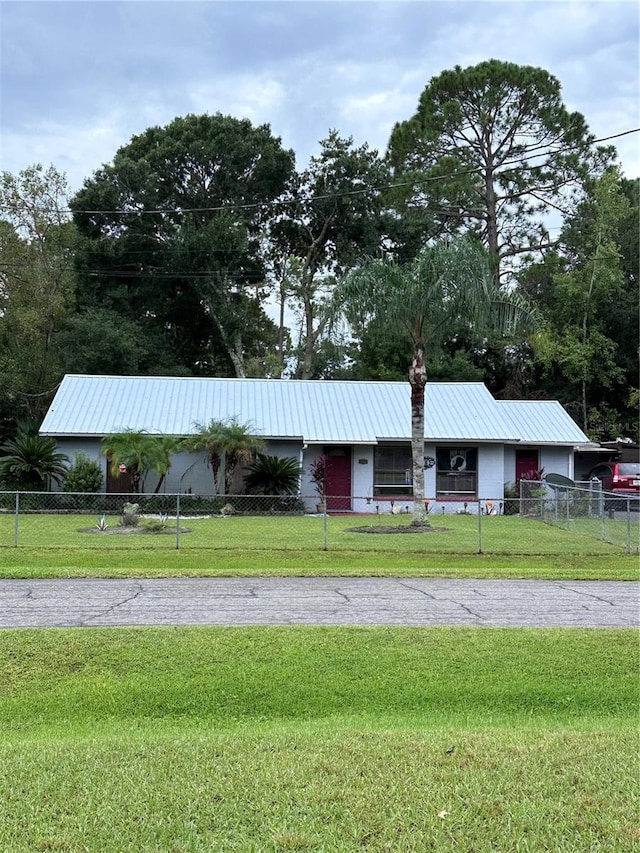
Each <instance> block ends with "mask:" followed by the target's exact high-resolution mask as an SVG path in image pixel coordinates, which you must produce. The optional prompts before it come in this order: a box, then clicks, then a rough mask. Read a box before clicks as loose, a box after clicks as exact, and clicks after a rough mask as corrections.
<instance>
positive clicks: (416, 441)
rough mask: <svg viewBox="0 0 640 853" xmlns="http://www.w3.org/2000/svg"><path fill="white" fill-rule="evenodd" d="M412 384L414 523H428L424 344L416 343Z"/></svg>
mask: <svg viewBox="0 0 640 853" xmlns="http://www.w3.org/2000/svg"><path fill="white" fill-rule="evenodd" d="M409 383H410V385H411V459H412V464H413V519H412V521H411V524H412V525H426V524H428V520H427V513H426V510H425V506H424V386H425V385H426V384H427V369H426V367H425V363H424V346H423V344H422V343H418V344H416V345H415V347H414V350H413V361H412V364H411V368H410V369H409Z"/></svg>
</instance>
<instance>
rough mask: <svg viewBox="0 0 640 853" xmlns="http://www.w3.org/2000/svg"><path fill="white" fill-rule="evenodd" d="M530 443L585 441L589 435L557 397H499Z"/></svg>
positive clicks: (504, 409) (497, 403)
mask: <svg viewBox="0 0 640 853" xmlns="http://www.w3.org/2000/svg"><path fill="white" fill-rule="evenodd" d="M495 403H496V405H497V406H498V407H499V408H500V409H501V410H502V411H503V412H504V413H505V414H506V416H507V417H508V418H509V420H510V421H511V422H512V423H513V424H514V426H515V428H516V430H517V432H518V435H519V436H520V441H521V442H522V443H529V444H572V445H578V444H585V443H589V438H588V436H586V435H585V434H584V433H583V431H582V430H581V429H580V427H579V426H578V424H577V423H576V422H575V421H574V420H573V418H572V417H571V416H570V415H569V414H568V413H567V412H566V411H565V410H564V409H563V408H562V406H561V405H560V403H559V402H558V401H557V400H496V401H495Z"/></svg>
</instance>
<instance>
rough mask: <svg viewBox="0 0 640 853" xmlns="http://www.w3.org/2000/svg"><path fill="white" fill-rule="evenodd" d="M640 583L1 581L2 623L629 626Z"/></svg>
mask: <svg viewBox="0 0 640 853" xmlns="http://www.w3.org/2000/svg"><path fill="white" fill-rule="evenodd" d="M639 602H640V584H638V583H637V582H624V581H539V580H473V579H460V580H449V579H445V578H179V579H171V578H167V579H152V580H144V579H140V580H135V579H131V580H100V579H88V580H82V579H78V580H2V581H0V628H27V627H48V628H53V627H98V626H132V625H295V624H300V625H409V626H410V625H414V626H429V625H466V626H486V627H498V626H506V627H534V628H543V627H559V626H568V627H576V628H629V627H637V626H638V624H639V623H640V618H639V617H640V607H639Z"/></svg>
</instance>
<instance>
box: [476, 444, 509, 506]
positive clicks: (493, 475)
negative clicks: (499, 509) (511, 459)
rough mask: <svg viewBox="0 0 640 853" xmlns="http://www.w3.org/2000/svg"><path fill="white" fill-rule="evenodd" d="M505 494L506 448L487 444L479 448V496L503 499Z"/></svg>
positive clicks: (483, 498) (481, 498)
mask: <svg viewBox="0 0 640 853" xmlns="http://www.w3.org/2000/svg"><path fill="white" fill-rule="evenodd" d="M503 495H504V448H503V447H502V445H501V444H486V445H484V446H480V447H479V448H478V498H479V499H480V500H501V499H502V497H503Z"/></svg>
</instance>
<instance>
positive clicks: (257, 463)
mask: <svg viewBox="0 0 640 853" xmlns="http://www.w3.org/2000/svg"><path fill="white" fill-rule="evenodd" d="M301 476H302V466H301V465H300V463H299V462H298V461H297V460H296V459H294V458H293V457H291V456H286V457H280V456H267V455H265V454H264V453H258V455H257V456H256V458H255V460H254V461H253V462H252V463H251V465H250V466H249V473H248V474H247V476H246V477H245V478H244V482H245V487H246V490H247V493H248V494H250V495H295V494H296V493H297V492H298V491H299V490H300V477H301Z"/></svg>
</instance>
